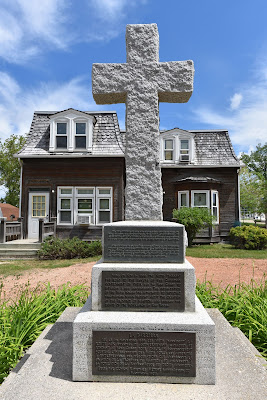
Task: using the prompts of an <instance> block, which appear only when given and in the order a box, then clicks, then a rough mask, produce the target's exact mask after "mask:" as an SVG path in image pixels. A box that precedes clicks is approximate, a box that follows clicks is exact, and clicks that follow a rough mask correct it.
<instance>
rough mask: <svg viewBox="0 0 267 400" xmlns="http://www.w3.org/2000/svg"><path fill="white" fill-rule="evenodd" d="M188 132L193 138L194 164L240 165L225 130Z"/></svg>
mask: <svg viewBox="0 0 267 400" xmlns="http://www.w3.org/2000/svg"><path fill="white" fill-rule="evenodd" d="M189 132H191V133H193V135H194V140H195V164H197V165H214V166H215V165H216V166H227V165H228V166H232V165H236V166H240V161H239V160H238V158H237V156H236V155H235V152H234V149H233V146H232V143H231V140H230V137H229V134H228V131H227V130H212V131H189Z"/></svg>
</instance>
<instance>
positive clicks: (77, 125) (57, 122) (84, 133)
mask: <svg viewBox="0 0 267 400" xmlns="http://www.w3.org/2000/svg"><path fill="white" fill-rule="evenodd" d="M94 121H95V118H94V117H93V116H92V115H88V114H86V113H84V112H80V111H77V110H66V111H62V112H60V113H56V114H55V115H52V116H51V117H50V140H49V151H51V152H55V151H60V152H62V151H64V152H76V151H77V152H78V151H83V152H84V151H91V150H92V145H93V124H94Z"/></svg>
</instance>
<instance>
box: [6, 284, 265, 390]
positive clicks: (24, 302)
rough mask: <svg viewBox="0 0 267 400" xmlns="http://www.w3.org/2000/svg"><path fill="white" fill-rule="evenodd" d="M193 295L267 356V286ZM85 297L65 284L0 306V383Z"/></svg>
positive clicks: (207, 288)
mask: <svg viewBox="0 0 267 400" xmlns="http://www.w3.org/2000/svg"><path fill="white" fill-rule="evenodd" d="M196 294H197V296H198V297H199V299H200V300H201V302H202V303H203V305H204V306H205V307H209V308H218V309H219V310H220V311H221V312H222V314H223V315H224V316H225V318H226V319H227V320H228V321H229V322H230V324H231V325H233V326H237V327H238V328H239V329H241V331H242V332H243V333H244V334H245V335H246V336H247V337H248V338H249V340H250V341H251V342H252V343H253V344H254V346H255V347H256V348H257V349H258V351H259V352H260V353H261V354H262V356H263V357H266V356H267V286H266V282H264V281H263V280H262V282H261V283H260V284H258V285H257V284H256V283H255V282H253V281H251V285H243V284H242V285H239V286H235V287H231V286H229V287H228V288H227V289H225V290H222V289H221V288H220V287H215V286H213V285H212V283H211V282H204V283H199V282H198V283H197V289H196ZM87 297H88V288H86V287H85V286H84V285H77V286H75V287H71V286H69V285H68V284H67V285H64V286H62V287H61V288H60V289H58V290H57V291H55V290H53V289H51V287H50V285H49V284H48V285H47V286H41V287H37V288H36V289H35V290H34V291H31V292H30V291H29V290H28V289H26V290H24V291H23V292H22V293H21V294H20V296H19V297H18V298H17V299H16V301H9V302H5V301H4V302H2V303H1V304H0V383H1V382H2V381H3V379H4V377H5V376H7V375H8V373H9V371H10V370H11V369H12V368H13V367H14V366H15V365H16V364H17V362H18V360H19V359H20V358H21V357H22V356H23V354H24V352H25V350H26V349H27V348H28V347H29V346H31V344H32V343H33V342H34V341H35V340H36V339H37V337H38V336H39V335H40V333H41V332H42V331H43V330H44V329H45V327H46V326H47V325H48V324H52V323H54V322H55V321H56V320H57V318H58V317H59V316H60V314H61V313H62V312H63V311H64V309H65V308H66V307H68V306H78V307H79V306H82V305H83V304H84V302H85V301H86V299H87Z"/></svg>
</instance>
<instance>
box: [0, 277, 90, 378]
mask: <svg viewBox="0 0 267 400" xmlns="http://www.w3.org/2000/svg"><path fill="white" fill-rule="evenodd" d="M87 297H88V288H86V287H85V286H83V285H79V286H75V287H70V286H69V285H68V284H67V285H64V286H62V287H61V288H60V289H58V290H57V291H55V290H52V289H51V288H50V285H49V284H48V285H47V286H46V288H45V290H44V288H43V287H37V288H36V289H35V290H34V291H32V292H30V291H29V290H28V289H26V290H24V291H23V292H22V293H21V294H20V297H19V298H18V299H17V300H16V301H15V302H10V301H9V302H5V301H4V302H3V303H1V304H0V383H1V382H2V381H3V379H4V378H5V376H7V375H8V373H9V371H10V370H11V369H12V368H13V367H14V366H15V365H16V364H17V362H18V360H19V359H20V358H21V357H22V356H23V354H24V352H25V350H26V349H27V348H28V347H29V346H31V345H32V343H33V342H34V341H35V340H36V339H37V337H38V336H39V335H40V333H41V332H42V331H43V330H44V329H45V328H46V326H47V325H48V324H52V323H54V322H55V321H56V320H57V319H58V317H59V316H60V314H61V313H62V312H63V311H64V310H65V308H66V307H69V306H72V307H73V306H74V307H80V306H82V305H83V304H84V302H85V301H86V299H87Z"/></svg>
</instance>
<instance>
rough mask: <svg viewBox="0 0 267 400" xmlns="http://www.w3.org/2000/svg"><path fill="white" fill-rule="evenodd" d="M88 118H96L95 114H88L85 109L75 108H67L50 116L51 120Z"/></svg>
mask: <svg viewBox="0 0 267 400" xmlns="http://www.w3.org/2000/svg"><path fill="white" fill-rule="evenodd" d="M64 117H65V118H66V117H68V118H76V117H81V118H86V119H93V120H95V118H94V116H93V115H90V114H87V113H86V112H84V111H79V110H75V109H74V108H68V109H67V110H63V111H59V112H56V113H55V114H53V115H51V116H50V117H49V118H50V120H51V121H53V120H55V119H58V118H64Z"/></svg>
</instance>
